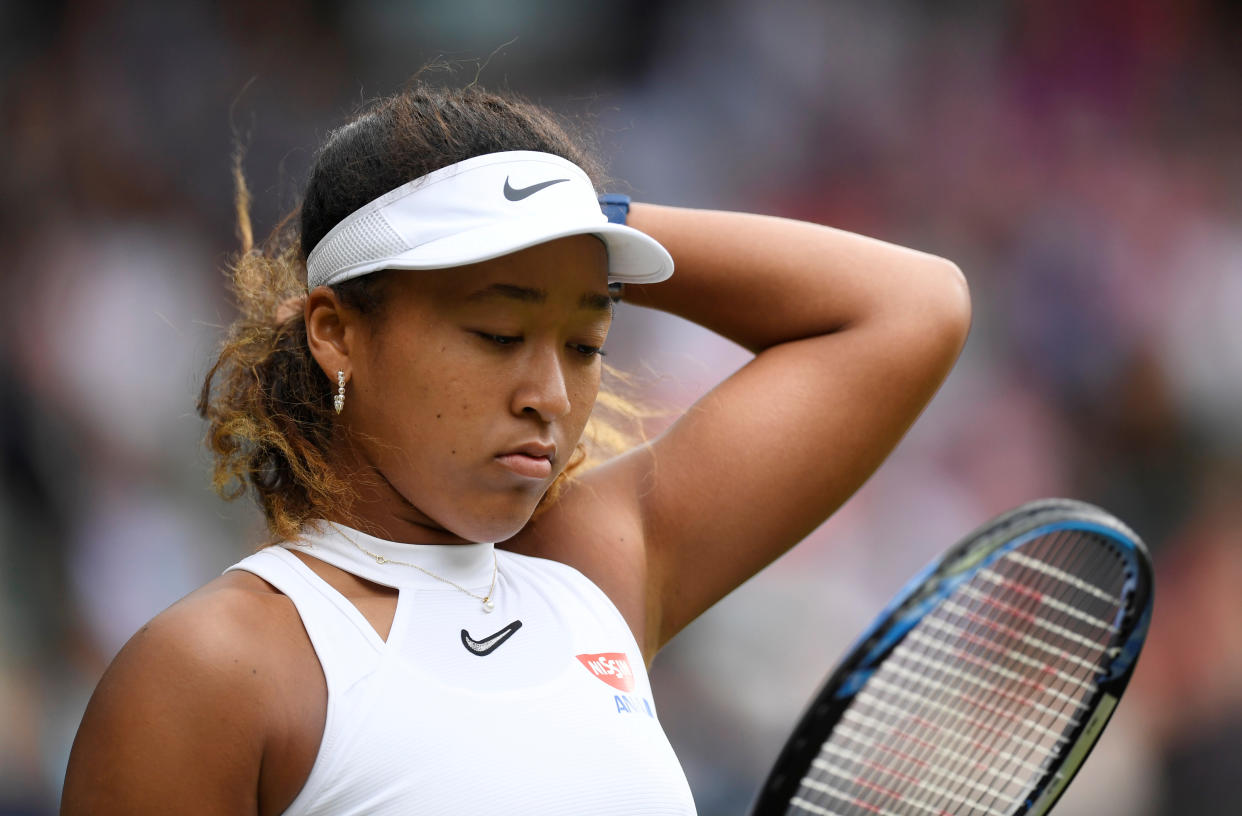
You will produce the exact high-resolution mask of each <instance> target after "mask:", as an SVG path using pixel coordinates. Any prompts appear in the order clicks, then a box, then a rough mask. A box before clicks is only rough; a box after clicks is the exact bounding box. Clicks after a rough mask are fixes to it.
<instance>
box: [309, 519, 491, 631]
mask: <svg viewBox="0 0 1242 816" xmlns="http://www.w3.org/2000/svg"><path fill="white" fill-rule="evenodd" d="M328 524H330V525H331V526H332V528H333V529H334V530H336V531H337V532H338V533H340V534H341V536H342V537H344V539H345V540H346V541H348V542H349V543H350V544H353V545H354V546H355V547H356V548H357V549H358V551H359V552H361V553H363V554H365V555H369V556H370V557H372V558H374V559H375V563H377V564H379V565H380V566H383V565H384V564H400V565H401V566H403V567H413V568H414V569H416V570H418V571H419V572H421V573H423V574H424V575H427V576H429V577H431V578H435V579H436V580H437V581H441V582H443V583H446V584H448V585H449V586H451V587H455V588H456V589H457V590H458V591H460V592H464V593H466V594H467V595H469V596H470V597H471V598H476V599H478V600H480V601H482V602H483V611H484V612H491V611H492V610H493V609H495V608H496V604H495V603H494V602H493V601H492V593H493V592H495V591H496V573H497V563H496V548H495V547H494V546H493V548H492V585H491V586H490V587H488V589H487V594H486V595H475V594H474V593H473V592H471V591H470V590H468V589H466V588H465V587H464V586H462V585H461V584H459V583H457V582H456V581H450V580H449V579H448V578H445V577H444V576H442V575H436V574H435V573H434V572H432V571H431V570H429V569H427V568H425V567H420V566H419V565H418V564H411V563H410V562H409V561H398V560H397V559H396V558H389V557H388V556H386V555H380V554H379V553H373V552H371V551H370V550H368V549H367V548H366V547H363V546H362V545H361V544H359V543H358V542H357V541H354V540H353V539H352V538H350V537H349V536H348V535H346V534H345V531H344V530H342V529H341V528H340V527H338V526H337V525H336V524H333V523H332V522H330V521H329V522H328Z"/></svg>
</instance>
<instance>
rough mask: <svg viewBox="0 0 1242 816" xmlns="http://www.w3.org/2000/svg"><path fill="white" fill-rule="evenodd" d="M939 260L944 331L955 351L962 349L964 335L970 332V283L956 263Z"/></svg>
mask: <svg viewBox="0 0 1242 816" xmlns="http://www.w3.org/2000/svg"><path fill="white" fill-rule="evenodd" d="M939 260H940V261H941V264H940V266H941V269H940V277H941V278H942V279H943V280H942V282H941V285H940V288H941V290H943V291H942V294H941V297H942V299H943V300H944V301H945V303H944V304H943V306H942V310H943V313H944V314H943V318H942V319H943V322H944V328H945V331H946V332H947V333H948V334H949V335H950V338H951V339H952V340H953V342H954V344H955V346H956V351H955V354H956V352H960V351H961V350H962V346H963V345H965V343H966V336H967V335H968V334H970V320H971V303H970V284H969V283H967V282H966V276H965V275H964V274H963V273H962V270H961V269H960V268H959V267H958V265H957V264H955V263H953V262H952V261H948V260H945V259H943V258H941V259H939Z"/></svg>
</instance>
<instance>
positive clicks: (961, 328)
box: [902, 258, 971, 374]
mask: <svg viewBox="0 0 1242 816" xmlns="http://www.w3.org/2000/svg"><path fill="white" fill-rule="evenodd" d="M918 282H919V285H918V286H916V287H911V289H910V290H909V291H908V292H907V295H908V296H909V298H910V300H908V301H907V303H906V308H905V309H904V310H903V311H904V312H905V314H906V318H905V320H903V321H902V322H904V323H905V325H906V330H907V331H909V330H912V331H913V332H915V334H916V335H917V338H918V340H917V344H916V347H919V348H921V349H923V355H926V357H925V359H926V362H927V364H929V365H931V366H932V367H934V368H937V369H941V370H942V371H943V373H944V374H947V373H948V370H949V369H950V368H952V366H953V364H954V362H956V360H957V358H958V355H959V354H961V351H962V347H963V346H965V344H966V337H967V335H968V334H969V333H970V321H971V302H970V286H969V285H968V284H967V282H966V276H965V275H963V274H962V270H961V269H960V268H958V266H957V265H956V264H954V263H953V262H952V261H948V260H945V259H944V258H934V259H932V261H931V262H930V263H928V264H927V268H925V269H924V270H923V274H921V275H919V276H918ZM911 339H913V338H911ZM920 356H922V355H920Z"/></svg>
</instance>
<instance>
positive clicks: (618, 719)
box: [230, 524, 695, 816]
mask: <svg viewBox="0 0 1242 816" xmlns="http://www.w3.org/2000/svg"><path fill="white" fill-rule="evenodd" d="M351 539H352V540H353V541H354V542H357V543H358V544H359V545H361V546H362V547H365V548H366V549H368V550H370V551H371V552H374V553H378V554H381V555H383V556H384V557H386V558H390V559H397V560H401V561H408V562H410V563H417V564H420V565H421V566H423V567H425V568H426V569H429V570H431V571H432V572H434V573H436V574H437V575H440V576H442V577H444V578H448V579H450V580H452V581H455V582H457V583H458V584H461V585H462V586H464V587H466V588H468V589H469V590H470V591H471V592H474V593H476V594H478V595H484V594H486V593H487V590H488V585H489V584H490V582H491V577H492V563H493V561H492V558H493V553H495V557H496V563H497V564H498V574H497V578H496V588H495V591H494V592H493V597H494V601H495V604H496V607H495V610H494V611H492V612H491V613H487V612H485V611H484V609H483V606H482V603H481V602H480V601H479V600H478V599H476V598H472V597H469V596H468V595H466V594H465V593H463V592H460V591H459V590H457V589H454V588H453V587H451V586H449V585H447V584H445V583H443V582H441V581H437V580H436V579H434V578H431V577H429V576H427V575H425V574H423V573H421V572H419V571H418V570H415V569H412V568H409V567H406V566H402V565H399V564H393V563H387V564H382V565H381V564H378V563H376V561H375V560H373V559H372V558H370V557H368V556H366V555H363V554H362V553H361V552H360V551H359V550H358V549H357V547H355V545H354V544H353V543H350V540H351ZM286 546H288V547H290V548H292V547H293V546H295V545H286ZM296 546H297V547H298V548H299V549H303V550H304V551H305V552H306V553H308V554H309V555H312V556H315V557H316V558H319V559H321V560H323V561H326V562H328V563H331V564H334V565H335V566H338V567H341V568H342V569H345V570H347V571H349V572H351V573H354V574H356V575H359V576H360V577H363V578H366V579H367V580H370V581H374V582H376V583H379V584H383V585H387V586H393V587H396V588H397V589H398V590H399V598H398V602H397V610H396V615H395V617H394V619H393V623H392V628H391V631H390V633H389V637H388V640H387V642H384V641H382V640H381V639H380V637H379V635H378V634H377V633H376V632H375V630H374V629H373V628H372V627H371V626H370V624H369V623H367V621H366V619H365V618H364V617H363V616H362V614H361V613H360V612H359V611H358V610H357V608H356V607H354V605H353V604H351V603H350V602H349V601H348V600H346V599H345V598H344V597H343V596H342V595H340V594H339V593H338V592H336V591H335V590H334V589H332V588H331V587H330V586H329V585H328V584H327V583H326V582H325V581H323V580H322V579H321V578H319V577H318V576H317V575H315V573H314V572H313V571H312V570H310V569H309V568H308V567H307V566H306V565H305V564H304V563H302V562H301V561H300V560H299V559H298V558H297V557H296V556H294V555H293V554H292V553H290V552H288V551H287V550H286V549H285V548H284V547H268V548H267V549H264V550H261V551H260V552H258V553H255V554H254V555H252V556H250V557H249V558H246V559H244V560H243V561H241V562H240V563H238V564H236V565H234V566H233V567H230V569H242V570H246V571H249V572H252V573H254V574H256V575H258V576H259V577H261V578H263V579H264V580H266V581H267V582H268V583H270V584H272V585H273V586H275V587H276V588H277V589H279V590H280V591H281V592H283V593H284V594H285V595H287V596H288V597H289V598H290V599H291V600H292V601H293V603H294V605H295V606H296V607H297V610H298V613H299V615H301V618H302V622H303V624H304V626H305V627H306V631H307V633H308V634H309V635H310V640H311V643H312V644H313V645H314V647H315V652H316V654H317V655H318V656H319V661H320V664H321V665H322V667H323V671H324V676H325V678H326V680H327V686H328V709H327V721H326V724H325V727H324V734H323V738H322V741H321V744H320V747H319V753H318V755H317V757H316V759H315V762H314V766H313V767H312V769H311V772H310V775H309V777H308V778H307V780H306V784H305V786H304V787H303V789H302V791H301V793H299V794H298V796H297V798H296V799H295V800H294V802H293V804H292V805H290V807H289V808H288V810H286V811H285V813H286V815H287V816H321V815H322V816H328V814H332V816H347V815H348V814H376V815H377V816H387V815H389V814H391V816H397V815H398V814H401V815H402V816H404V815H405V814H411V813H419V814H428V815H429V816H435V815H438V816H448V814H482V813H506V814H541V816H558V815H563V816H570V815H571V814H572V815H573V816H583V814H602V815H604V816H621V815H622V814H626V815H627V816H628V815H629V814H669V815H670V816H671V815H672V814H677V815H678V816H683V815H684V814H693V813H694V812H695V810H694V802H693V799H692V797H691V794H690V789H689V786H688V784H687V782H686V778H685V774H684V772H683V771H682V769H681V766H680V764H679V763H678V761H677V758H676V756H675V755H674V754H673V750H672V747H671V746H670V745H669V742H668V738H667V737H666V736H665V734H664V730H663V727H662V726H661V725H660V722H659V719H658V718H657V717H656V711H655V703H654V701H653V699H652V695H651V686H650V683H649V682H648V679H647V672H646V670H645V668H644V666H643V662H642V654H641V652H640V651H639V649H638V645H637V643H636V642H635V640H634V637H633V635H632V634H631V633H630V630H629V627H628V626H627V625H626V623H625V620H624V619H623V618H622V617H621V614H620V613H619V612H618V611H617V609H616V607H615V606H614V605H613V604H612V602H611V601H610V600H609V599H608V598H607V596H605V595H604V593H603V592H602V591H601V590H600V589H599V588H598V587H596V586H595V585H594V584H593V583H592V582H591V581H590V580H588V579H587V578H586V577H585V576H584V575H582V574H581V573H580V572H578V571H577V570H575V569H573V568H571V567H568V566H565V565H564V564H560V563H557V562H554V561H548V560H545V559H540V558H530V557H526V556H521V555H516V554H514V553H510V552H506V551H503V550H497V549H495V548H494V547H493V546H492V545H491V544H472V545H460V546H430V545H407V544H397V543H393V542H387V541H382V540H380V539H376V538H374V537H371V536H368V535H366V534H364V533H361V532H358V531H355V530H352V529H348V528H342V529H341V530H340V531H339V532H338V531H336V530H334V529H332V528H331V526H329V525H322V524H321V525H320V526H319V527H318V528H317V531H316V532H315V533H313V534H310V535H307V536H306V537H305V538H304V539H303V542H302V543H299V544H298V545H296ZM519 620H520V621H521V622H522V625H521V627H520V628H518V629H517V630H516V631H514V632H513V634H511V635H510V636H509V637H508V638H507V639H505V640H504V641H503V642H501V643H500V645H499V646H497V647H496V648H495V649H494V650H493V651H492V652H491V653H490V654H487V655H485V656H480V655H478V654H475V653H473V652H472V651H471V650H469V649H467V648H466V645H465V644H464V643H463V635H462V630H463V629H464V630H466V632H467V633H468V635H469V637H470V638H471V639H473V640H475V641H484V642H486V641H487V639H488V637H489V636H490V635H493V634H495V633H498V632H501V631H502V630H504V629H505V628H506V627H509V626H510V625H511V624H512V623H513V622H514V621H519Z"/></svg>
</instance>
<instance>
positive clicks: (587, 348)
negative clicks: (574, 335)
mask: <svg viewBox="0 0 1242 816" xmlns="http://www.w3.org/2000/svg"><path fill="white" fill-rule="evenodd" d="M569 347H570V348H571V349H573V350H574V351H576V352H578V353H579V354H581V355H582V356H583V357H586V358H588V359H591V358H594V357H603V356H605V355H606V354H607V352H605V351H604V350H603V349H602V348H600V347H599V346H591V345H587V344H586V343H570V344H569Z"/></svg>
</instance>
